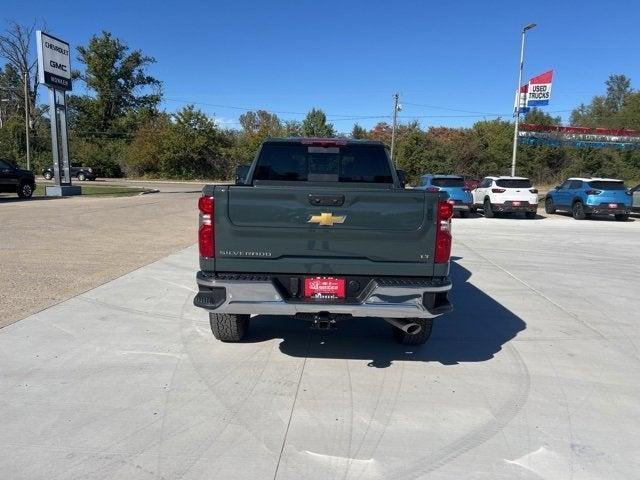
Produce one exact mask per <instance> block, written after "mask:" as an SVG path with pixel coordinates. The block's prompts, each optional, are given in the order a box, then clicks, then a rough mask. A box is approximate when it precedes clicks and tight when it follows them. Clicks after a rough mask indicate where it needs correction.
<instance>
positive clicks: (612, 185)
mask: <svg viewBox="0 0 640 480" xmlns="http://www.w3.org/2000/svg"><path fill="white" fill-rule="evenodd" d="M589 186H590V187H591V188H595V189H596V190H626V189H627V187H626V186H625V184H624V182H622V181H619V182H615V181H606V180H605V181H603V180H598V181H595V182H589Z"/></svg>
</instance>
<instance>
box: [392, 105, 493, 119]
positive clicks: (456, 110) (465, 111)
mask: <svg viewBox="0 0 640 480" xmlns="http://www.w3.org/2000/svg"><path fill="white" fill-rule="evenodd" d="M402 104H403V105H412V106H414V107H424V108H433V109H434V110H447V111H450V112H461V113H475V114H479V115H489V116H491V115H493V116H503V115H504V114H500V113H494V112H478V111H475V110H462V109H459V108H449V107H441V106H437V105H424V104H422V103H412V102H402Z"/></svg>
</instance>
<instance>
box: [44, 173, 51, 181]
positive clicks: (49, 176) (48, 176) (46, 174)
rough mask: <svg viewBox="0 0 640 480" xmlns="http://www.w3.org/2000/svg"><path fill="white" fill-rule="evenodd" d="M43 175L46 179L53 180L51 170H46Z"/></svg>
mask: <svg viewBox="0 0 640 480" xmlns="http://www.w3.org/2000/svg"><path fill="white" fill-rule="evenodd" d="M42 176H43V177H44V178H45V180H51V179H52V178H53V175H52V174H51V172H44V175H42Z"/></svg>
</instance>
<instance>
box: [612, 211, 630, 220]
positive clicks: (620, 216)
mask: <svg viewBox="0 0 640 480" xmlns="http://www.w3.org/2000/svg"><path fill="white" fill-rule="evenodd" d="M615 217H616V220H617V221H618V222H626V221H627V220H629V215H627V214H626V213H619V214H617V215H615Z"/></svg>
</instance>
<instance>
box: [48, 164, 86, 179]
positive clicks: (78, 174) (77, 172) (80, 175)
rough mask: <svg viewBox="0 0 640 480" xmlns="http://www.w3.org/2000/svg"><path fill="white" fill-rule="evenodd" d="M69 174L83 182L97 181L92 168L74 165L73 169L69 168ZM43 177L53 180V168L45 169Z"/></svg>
mask: <svg viewBox="0 0 640 480" xmlns="http://www.w3.org/2000/svg"><path fill="white" fill-rule="evenodd" d="M69 173H70V174H71V176H72V177H73V178H77V179H78V180H80V181H81V182H84V181H85V180H95V179H96V174H95V173H94V172H93V168H91V167H82V166H78V165H72V166H71V167H69ZM42 176H43V177H44V178H46V179H47V180H51V179H52V178H53V168H45V169H43V170H42Z"/></svg>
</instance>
